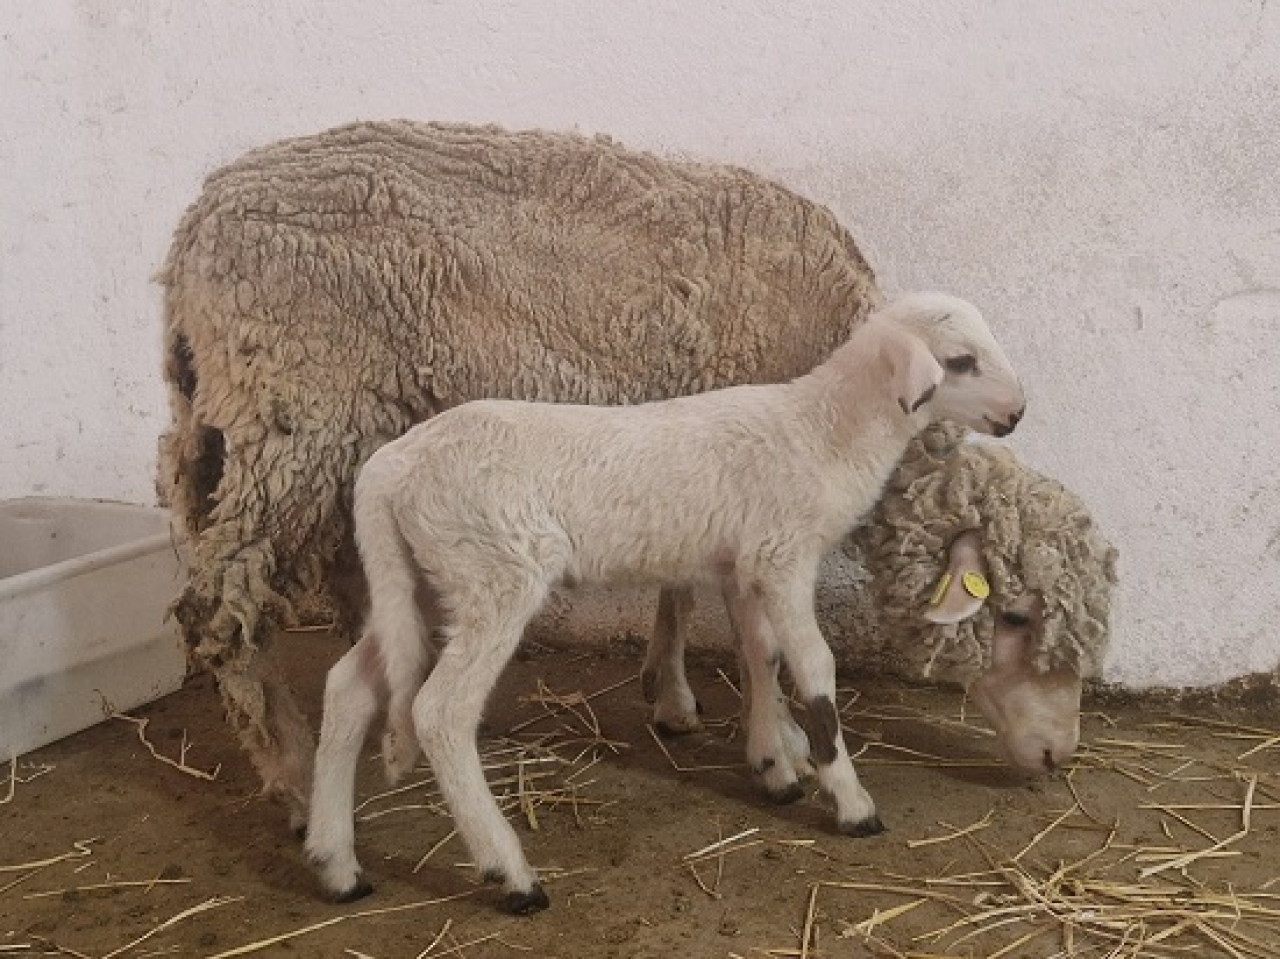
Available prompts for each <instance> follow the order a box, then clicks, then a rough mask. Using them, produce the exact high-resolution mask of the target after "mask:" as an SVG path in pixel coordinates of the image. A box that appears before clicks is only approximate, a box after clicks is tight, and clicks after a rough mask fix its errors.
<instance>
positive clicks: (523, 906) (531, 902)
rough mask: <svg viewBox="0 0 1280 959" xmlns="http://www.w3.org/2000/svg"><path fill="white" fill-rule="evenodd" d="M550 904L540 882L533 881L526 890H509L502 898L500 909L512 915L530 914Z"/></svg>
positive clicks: (540, 910)
mask: <svg viewBox="0 0 1280 959" xmlns="http://www.w3.org/2000/svg"><path fill="white" fill-rule="evenodd" d="M550 905H551V900H550V899H548V898H547V894H546V893H545V892H543V890H542V883H540V882H535V883H534V884H533V886H532V887H531V888H530V889H529V891H528V892H509V893H507V894H506V896H504V897H503V899H502V911H503V912H505V913H509V914H511V915H513V916H532V915H533V914H534V913H535V912H542V910H544V909H546V908H547V907H548V906H550Z"/></svg>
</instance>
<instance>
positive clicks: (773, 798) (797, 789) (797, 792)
mask: <svg viewBox="0 0 1280 959" xmlns="http://www.w3.org/2000/svg"><path fill="white" fill-rule="evenodd" d="M766 792H767V793H768V794H769V801H770V802H771V803H773V804H774V805H775V806H789V805H791V804H792V803H793V802H799V801H800V800H801V799H803V798H804V787H803V786H801V785H800V784H799V783H789V784H788V785H786V786H783V787H782V788H781V789H769V790H766Z"/></svg>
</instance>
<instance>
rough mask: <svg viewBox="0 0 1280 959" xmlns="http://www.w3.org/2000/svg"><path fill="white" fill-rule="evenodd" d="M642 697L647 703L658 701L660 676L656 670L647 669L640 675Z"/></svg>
mask: <svg viewBox="0 0 1280 959" xmlns="http://www.w3.org/2000/svg"><path fill="white" fill-rule="evenodd" d="M640 695H642V696H643V697H644V701H645V702H646V703H656V702H657V701H658V674H657V672H655V671H654V670H652V669H646V670H644V672H642V673H641V674H640Z"/></svg>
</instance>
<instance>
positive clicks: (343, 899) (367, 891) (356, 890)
mask: <svg viewBox="0 0 1280 959" xmlns="http://www.w3.org/2000/svg"><path fill="white" fill-rule="evenodd" d="M372 893H373V885H372V884H371V883H370V882H369V881H368V880H367V879H358V880H356V884H355V885H354V886H352V887H351V888H350V889H348V890H347V891H346V892H340V893H337V894H335V895H334V897H333V901H334V902H337V903H348V902H355V901H356V900H358V899H363V898H364V897H365V896H368V895H371V894H372Z"/></svg>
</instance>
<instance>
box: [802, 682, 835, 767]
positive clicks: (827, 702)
mask: <svg viewBox="0 0 1280 959" xmlns="http://www.w3.org/2000/svg"><path fill="white" fill-rule="evenodd" d="M801 719H802V722H803V725H804V731H805V732H806V733H808V735H809V748H810V749H811V750H812V752H813V761H814V762H815V763H817V764H818V765H819V766H829V765H830V764H831V763H833V762H835V760H836V755H837V754H838V753H839V750H838V749H837V748H836V743H837V742H838V741H839V740H838V737H839V736H840V716H839V714H837V713H836V707H835V704H834V703H832V702H831V699H830V697H828V696H827V695H825V694H824V695H822V696H815V697H814V698H813V699H811V700H809V702H808V703H807V704H806V707H805V711H804V715H803V716H802V717H801Z"/></svg>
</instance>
